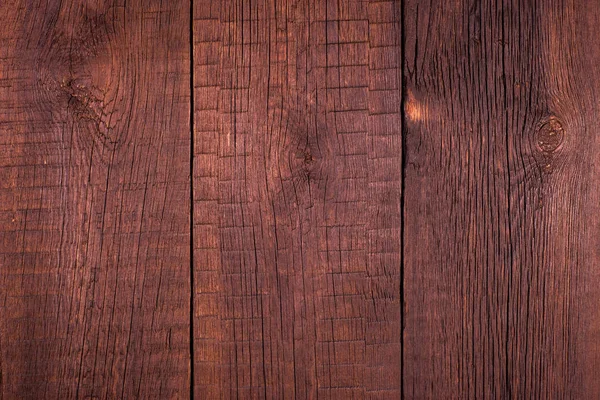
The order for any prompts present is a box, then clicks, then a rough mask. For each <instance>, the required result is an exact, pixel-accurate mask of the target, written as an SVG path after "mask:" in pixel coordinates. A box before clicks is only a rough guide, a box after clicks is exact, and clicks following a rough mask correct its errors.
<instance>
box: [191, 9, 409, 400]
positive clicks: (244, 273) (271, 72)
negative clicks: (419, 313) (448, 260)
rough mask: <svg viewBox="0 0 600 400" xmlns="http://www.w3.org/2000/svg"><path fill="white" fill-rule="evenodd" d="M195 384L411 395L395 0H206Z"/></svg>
mask: <svg viewBox="0 0 600 400" xmlns="http://www.w3.org/2000/svg"><path fill="white" fill-rule="evenodd" d="M194 60H195V62H194V88H195V91H194V92H195V98H196V102H195V129H194V149H195V158H194V210H195V212H194V237H195V243H194V246H195V255H194V258H195V263H194V267H195V269H194V275H195V292H194V293H195V302H194V311H195V320H194V321H195V322H194V324H195V342H194V348H195V354H194V363H195V369H194V371H195V383H196V387H195V393H196V395H197V396H198V397H200V398H202V397H203V396H208V397H212V398H217V397H221V398H282V399H283V398H285V399H287V398H299V399H304V398H386V399H387V398H399V397H400V381H401V374H400V364H401V356H400V354H401V346H400V342H401V331H400V330H401V320H400V309H401V308H400V266H401V263H400V232H401V230H400V223H401V221H400V195H401V165H402V163H401V154H402V153H401V108H400V94H401V71H400V67H401V53H400V3H399V2H393V1H377V2H376V1H359V0H352V1H325V0H317V1H309V0H302V1H274V0H260V1H245V0H237V1H236V0H227V1H222V2H214V1H208V0H205V1H195V2H194Z"/></svg>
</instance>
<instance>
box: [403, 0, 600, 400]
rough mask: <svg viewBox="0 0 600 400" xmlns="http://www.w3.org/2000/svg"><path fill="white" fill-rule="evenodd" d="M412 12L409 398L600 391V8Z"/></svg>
mask: <svg viewBox="0 0 600 400" xmlns="http://www.w3.org/2000/svg"><path fill="white" fill-rule="evenodd" d="M404 17H405V18H404V22H405V34H406V36H405V40H406V52H405V55H406V58H405V64H404V69H405V79H406V81H407V85H406V91H405V109H404V112H405V116H406V148H405V150H406V171H405V176H406V180H405V208H404V213H405V227H404V232H405V247H404V253H405V264H404V265H405V290H406V292H405V293H406V326H405V336H404V338H405V339H404V340H405V349H404V361H405V364H404V365H405V366H404V371H405V374H404V395H405V397H406V398H415V399H416V398H419V399H421V398H465V399H466V398H598V397H599V396H600V385H599V383H598V379H597V377H595V376H594V374H593V372H592V371H594V370H596V369H597V368H598V363H599V362H600V355H599V354H600V353H599V352H598V343H600V330H599V329H598V326H599V324H600V315H599V311H598V307H597V304H599V302H600V289H598V288H599V285H598V284H599V283H600V275H599V273H598V268H597V265H600V253H599V251H598V248H599V246H598V245H599V244H600V243H599V240H598V237H597V232H598V227H599V222H598V221H599V219H598V215H599V214H598V207H599V206H598V200H599V195H598V193H597V191H596V190H595V188H596V187H597V186H598V183H600V178H599V175H598V172H597V171H598V169H597V153H598V150H599V148H600V147H599V146H600V141H599V140H598V138H597V135H596V134H595V132H596V131H597V129H598V124H599V122H598V118H597V115H598V102H597V96H596V93H597V92H598V89H599V88H600V87H599V85H598V83H597V82H598V79H597V78H598V74H599V69H598V67H597V63H598V60H599V59H600V46H599V45H598V44H597V43H596V42H595V41H594V40H593V39H592V38H594V37H596V36H597V35H598V33H599V29H600V28H599V24H598V22H599V21H600V19H599V17H600V13H599V10H598V8H597V7H596V6H593V5H592V4H591V3H589V2H585V1H581V0H565V1H563V0H556V1H554V0H553V1H547V2H522V1H517V0H512V1H508V0H507V1H483V2H464V1H432V2H420V1H416V0H406V3H405V9H404Z"/></svg>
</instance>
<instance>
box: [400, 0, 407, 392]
mask: <svg viewBox="0 0 600 400" xmlns="http://www.w3.org/2000/svg"><path fill="white" fill-rule="evenodd" d="M404 3H405V0H402V1H401V2H400V71H401V72H400V73H401V79H400V82H401V84H402V87H401V97H400V119H401V124H402V126H401V138H400V139H401V141H402V155H401V160H402V174H401V181H400V187H401V190H400V230H401V232H400V301H401V307H400V398H401V399H402V400H404V363H405V359H404V327H405V321H404V319H405V309H406V298H405V291H404V260H405V257H404V235H405V229H404V223H405V211H404V210H405V209H404V199H405V191H406V185H405V182H406V133H407V129H406V113H405V106H406V96H407V90H406V83H407V79H406V71H405V68H406V67H405V63H406V57H405V51H406V32H405V13H404V12H405V9H404V6H405V4H404Z"/></svg>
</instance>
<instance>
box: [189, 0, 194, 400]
mask: <svg viewBox="0 0 600 400" xmlns="http://www.w3.org/2000/svg"><path fill="white" fill-rule="evenodd" d="M189 13H190V26H189V30H190V37H189V41H190V48H189V51H190V399H193V398H194V386H195V381H194V290H195V284H194V0H190V10H189Z"/></svg>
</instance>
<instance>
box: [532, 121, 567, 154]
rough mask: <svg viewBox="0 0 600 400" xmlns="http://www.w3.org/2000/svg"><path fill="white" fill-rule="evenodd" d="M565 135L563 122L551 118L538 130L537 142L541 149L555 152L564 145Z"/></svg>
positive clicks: (546, 151) (545, 151)
mask: <svg viewBox="0 0 600 400" xmlns="http://www.w3.org/2000/svg"><path fill="white" fill-rule="evenodd" d="M564 137H565V130H564V128H563V126H562V123H561V122H560V121H559V120H558V119H556V118H551V119H550V120H549V121H547V122H545V123H544V124H543V125H542V126H541V127H540V129H539V130H538V133H537V138H536V144H537V147H538V149H539V150H540V151H543V152H544V153H554V152H556V151H557V150H558V149H559V148H560V146H561V145H562V143H563V141H564Z"/></svg>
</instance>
